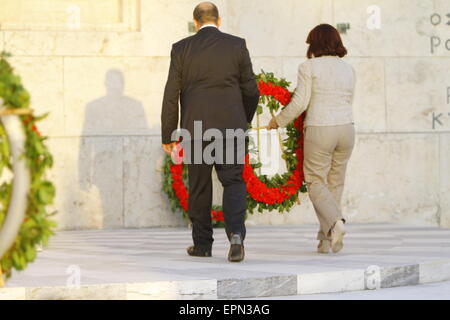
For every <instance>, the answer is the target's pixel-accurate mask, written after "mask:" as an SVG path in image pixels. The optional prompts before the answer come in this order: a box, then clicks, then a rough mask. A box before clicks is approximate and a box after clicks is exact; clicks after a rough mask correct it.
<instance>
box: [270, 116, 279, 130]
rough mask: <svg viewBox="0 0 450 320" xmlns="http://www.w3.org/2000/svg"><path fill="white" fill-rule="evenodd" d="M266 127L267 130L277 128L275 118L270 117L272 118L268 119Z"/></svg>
mask: <svg viewBox="0 0 450 320" xmlns="http://www.w3.org/2000/svg"><path fill="white" fill-rule="evenodd" d="M267 127H268V128H269V130H272V129H278V123H277V121H276V120H275V118H272V120H270V122H269V125H268V126H267Z"/></svg>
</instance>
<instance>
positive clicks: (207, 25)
mask: <svg viewBox="0 0 450 320" xmlns="http://www.w3.org/2000/svg"><path fill="white" fill-rule="evenodd" d="M206 27H214V28H216V29H219V28H217V26H216V25H215V24H213V23H208V24H204V25H202V26H201V27H200V29H198V30H202V29H203V28H206Z"/></svg>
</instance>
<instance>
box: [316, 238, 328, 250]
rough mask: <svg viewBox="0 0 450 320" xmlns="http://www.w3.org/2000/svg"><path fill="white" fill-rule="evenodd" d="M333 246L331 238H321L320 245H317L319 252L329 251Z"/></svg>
mask: <svg viewBox="0 0 450 320" xmlns="http://www.w3.org/2000/svg"><path fill="white" fill-rule="evenodd" d="M330 248H331V241H330V240H320V242H319V246H318V247H317V252H318V253H329V252H330Z"/></svg>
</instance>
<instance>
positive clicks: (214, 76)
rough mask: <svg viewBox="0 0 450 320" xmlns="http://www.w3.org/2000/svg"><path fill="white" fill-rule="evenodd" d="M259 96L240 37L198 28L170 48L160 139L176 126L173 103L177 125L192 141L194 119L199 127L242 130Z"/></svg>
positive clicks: (165, 138)
mask: <svg viewBox="0 0 450 320" xmlns="http://www.w3.org/2000/svg"><path fill="white" fill-rule="evenodd" d="M258 100H259V90H258V86H257V84H256V80H255V75H254V73H253V68H252V63H251V60H250V55H249V52H248V50H247V47H246V43H245V40H244V39H241V38H238V37H235V36H232V35H229V34H226V33H223V32H221V31H220V30H219V29H217V28H214V27H205V28H203V29H200V30H199V31H198V32H197V34H195V35H193V36H191V37H188V38H185V39H183V40H181V41H179V42H177V43H175V44H173V46H172V52H171V61H170V69H169V76H168V79H167V83H166V87H165V90H164V101H163V105H162V114H161V122H162V142H163V143H164V144H167V143H170V142H172V141H174V140H175V139H172V137H171V135H172V132H173V131H175V130H176V129H177V128H178V113H179V108H178V101H180V105H181V128H183V129H187V130H188V131H189V133H190V134H191V138H192V139H194V121H202V129H203V131H205V130H207V129H210V128H217V129H219V130H220V131H222V132H223V133H225V130H226V129H239V128H240V129H243V130H247V124H248V123H249V122H251V121H252V118H253V116H254V114H255V111H256V108H257V105H258ZM195 139H201V137H198V136H196V137H195Z"/></svg>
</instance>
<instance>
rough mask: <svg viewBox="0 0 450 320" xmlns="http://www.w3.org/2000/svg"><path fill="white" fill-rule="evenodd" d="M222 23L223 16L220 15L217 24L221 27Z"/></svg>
mask: <svg viewBox="0 0 450 320" xmlns="http://www.w3.org/2000/svg"><path fill="white" fill-rule="evenodd" d="M221 24H222V18H221V17H219V18H218V19H217V26H218V27H220V25H221Z"/></svg>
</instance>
